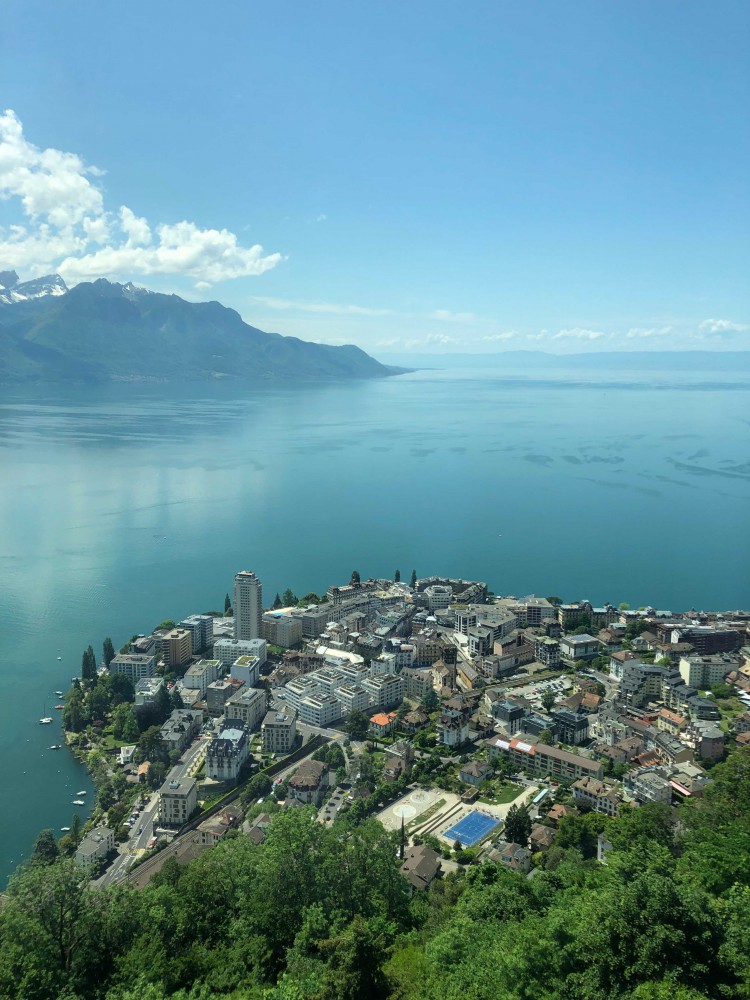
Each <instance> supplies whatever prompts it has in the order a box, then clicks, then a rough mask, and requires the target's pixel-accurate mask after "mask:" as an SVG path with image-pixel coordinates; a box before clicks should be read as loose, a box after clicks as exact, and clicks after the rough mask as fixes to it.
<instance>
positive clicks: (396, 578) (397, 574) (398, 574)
mask: <svg viewBox="0 0 750 1000" xmlns="http://www.w3.org/2000/svg"><path fill="white" fill-rule="evenodd" d="M393 582H394V583H401V570H400V569H397V570H396V572H395V573H394V574H393Z"/></svg>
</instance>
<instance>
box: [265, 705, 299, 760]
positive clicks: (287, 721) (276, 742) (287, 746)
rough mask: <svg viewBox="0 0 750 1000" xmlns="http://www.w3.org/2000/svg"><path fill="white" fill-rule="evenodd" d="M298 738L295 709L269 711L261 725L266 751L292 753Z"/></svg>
mask: <svg viewBox="0 0 750 1000" xmlns="http://www.w3.org/2000/svg"><path fill="white" fill-rule="evenodd" d="M296 738H297V713H296V712H295V711H294V709H289V708H287V709H284V710H283V711H276V712H268V713H267V714H266V717H265V719H264V720H263V725H262V726H261V739H262V746H263V750H264V751H265V752H266V753H291V751H292V750H293V749H294V741H295V739H296Z"/></svg>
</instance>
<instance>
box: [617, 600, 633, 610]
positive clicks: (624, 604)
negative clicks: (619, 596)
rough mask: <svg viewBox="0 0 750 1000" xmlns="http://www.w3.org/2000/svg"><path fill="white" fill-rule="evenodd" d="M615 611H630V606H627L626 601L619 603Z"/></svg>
mask: <svg viewBox="0 0 750 1000" xmlns="http://www.w3.org/2000/svg"><path fill="white" fill-rule="evenodd" d="M617 609H618V611H630V605H629V604H628V602H627V601H621V602H620V603H619V604H618V605H617Z"/></svg>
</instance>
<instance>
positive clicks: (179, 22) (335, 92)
mask: <svg viewBox="0 0 750 1000" xmlns="http://www.w3.org/2000/svg"><path fill="white" fill-rule="evenodd" d="M270 7H273V8H274V9H269V8H270ZM749 28H750V6H748V4H747V3H746V2H742V3H731V2H721V0H719V2H717V3H712V4H710V5H709V4H707V3H705V2H703V0H701V2H696V0H687V2H686V0H680V2H671V0H659V2H658V3H653V0H648V2H638V0H629V2H627V3H602V2H601V0H596V2H590V3H583V2H575V0H573V2H570V3H565V4H558V3H552V2H546V3H539V2H533V0H531V2H529V0H525V2H524V3H522V4H521V3H506V2H499V0H495V2H488V3H485V2H474V3H471V4H466V5H460V6H459V5H458V4H457V3H450V4H448V3H443V2H435V0H431V2H429V3H423V2H414V0H410V2H409V3H408V4H395V3H385V4H364V3H356V2H354V3H352V2H348V3H343V2H341V3H338V2H337V3H333V2H325V0H323V2H320V3H318V4H315V5H313V4H303V3H296V4H276V5H268V4H262V5H261V4H258V3H244V4H222V5H207V4H205V3H203V4H200V5H199V4H196V3H193V2H189V0H188V2H183V3H180V4H179V5H178V4H149V5H146V4H145V3H141V4H131V5H127V6H122V5H117V6H116V5H115V4H113V3H109V2H106V0H105V2H102V0H99V2H97V3H91V2H85V0H78V2H76V3H74V4H50V3H49V2H46V3H39V2H34V0H9V2H8V3H7V4H6V8H5V13H4V15H3V30H2V34H1V35H0V95H2V96H1V97H0V112H2V110H3V108H5V109H8V111H9V112H12V114H5V115H4V116H3V117H2V119H0V227H2V229H1V230H0V269H2V268H4V267H9V266H15V267H16V269H17V270H18V271H19V273H20V274H21V276H22V277H30V276H32V275H35V274H38V273H41V272H43V271H46V270H60V271H61V273H63V275H64V277H65V278H66V280H68V281H69V283H74V282H75V281H79V280H88V279H91V278H93V277H98V276H102V275H103V276H107V277H111V278H114V279H117V280H130V279H132V280H134V281H135V282H136V283H137V284H142V285H145V286H147V287H150V288H154V289H158V290H164V291H175V292H177V293H178V294H182V295H185V296H186V297H191V298H216V299H219V301H221V302H223V303H225V304H226V305H230V306H233V307H234V308H236V309H238V310H239V311H240V313H241V314H242V315H243V317H244V318H245V319H246V320H247V321H248V322H251V323H253V324H255V325H257V326H259V327H261V328H263V329H269V330H277V331H279V332H280V333H285V334H294V335H296V336H300V337H304V338H305V339H310V340H320V341H325V342H329V343H344V342H346V343H357V344H359V345H360V346H362V347H364V348H365V349H366V350H369V351H371V352H373V353H375V354H376V355H377V354H384V353H387V354H394V353H401V352H409V351H413V352H420V351H422V352H424V351H430V352H431V353H435V352H440V351H446V352H447V351H470V352H486V351H497V350H514V349H529V348H532V349H542V350H549V351H555V352H559V353H567V352H573V351H579V350H622V349H625V350H636V349H637V350H644V349H659V350H666V349H680V348H685V349H687V348H690V349H696V348H704V349H705V348H711V349H717V350H738V349H750V302H749V299H750V296H749V295H748V275H749V274H750V236H749V234H750V193H749V190H748V188H749V184H748V177H750V157H749V156H748V153H749V150H750V134H749V133H750V129H749V118H748V107H750V69H749V68H748V67H750V59H749V58H748V57H749V55H750V52H749V51H748V49H749V48H750V46H749V45H748V37H750V34H749V31H748V29H749ZM261 248H262V249H261Z"/></svg>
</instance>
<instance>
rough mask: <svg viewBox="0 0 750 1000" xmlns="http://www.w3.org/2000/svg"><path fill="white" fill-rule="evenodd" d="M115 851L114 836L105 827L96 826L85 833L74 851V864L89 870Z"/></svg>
mask: <svg viewBox="0 0 750 1000" xmlns="http://www.w3.org/2000/svg"><path fill="white" fill-rule="evenodd" d="M114 849H115V834H114V831H113V830H110V829H109V828H108V827H106V826H98V827H97V828H96V829H95V830H92V831H91V832H90V833H87V834H86V836H85V837H84V838H83V840H82V841H81V843H80V844H79V845H78V849H77V851H76V864H78V865H80V866H81V867H82V868H91V867H93V866H95V865H97V864H98V863H99V862H100V861H103V860H104V858H106V857H107V855H108V854H109V852H110V851H114Z"/></svg>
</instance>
